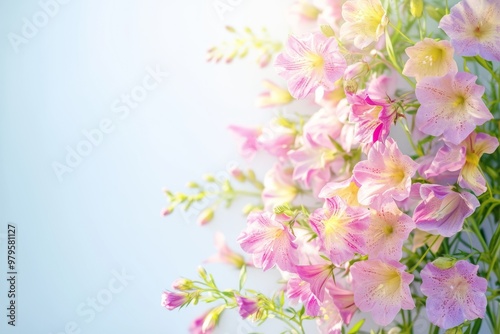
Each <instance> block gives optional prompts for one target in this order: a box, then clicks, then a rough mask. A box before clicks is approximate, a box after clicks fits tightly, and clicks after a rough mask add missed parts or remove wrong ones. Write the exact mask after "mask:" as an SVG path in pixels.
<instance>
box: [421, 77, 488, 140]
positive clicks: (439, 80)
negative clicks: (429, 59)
mask: <svg viewBox="0 0 500 334" xmlns="http://www.w3.org/2000/svg"><path fill="white" fill-rule="evenodd" d="M476 79H477V77H476V76H475V75H472V74H470V73H467V72H458V73H453V72H450V73H448V74H447V75H445V76H444V77H426V78H422V79H421V80H420V81H419V82H418V83H417V87H416V89H415V95H416V96H417V99H418V101H419V102H420V103H421V106H420V108H419V109H418V111H417V116H416V126H417V127H418V129H419V130H420V131H422V132H424V133H426V134H428V135H433V136H439V135H443V137H444V139H445V140H447V141H449V142H451V143H453V144H460V142H462V141H463V140H464V139H465V138H467V136H468V135H469V134H470V133H471V132H472V131H474V129H475V128H476V126H478V125H482V124H484V123H485V122H486V121H488V120H490V119H492V118H493V115H492V114H491V112H490V111H489V110H488V108H487V107H486V105H485V104H484V102H483V100H482V96H483V94H484V87H483V86H479V85H476V83H475V82H476Z"/></svg>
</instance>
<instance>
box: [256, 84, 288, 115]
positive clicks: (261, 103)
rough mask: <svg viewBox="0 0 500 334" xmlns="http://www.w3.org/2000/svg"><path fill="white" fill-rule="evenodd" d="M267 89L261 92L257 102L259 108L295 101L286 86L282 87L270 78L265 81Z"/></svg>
mask: <svg viewBox="0 0 500 334" xmlns="http://www.w3.org/2000/svg"><path fill="white" fill-rule="evenodd" d="M262 85H263V86H264V88H265V89H266V91H264V92H262V93H261V94H259V96H258V98H257V100H256V102H255V104H256V106H257V107H258V108H272V107H277V106H282V105H285V104H288V103H290V102H292V101H293V97H292V96H291V95H290V93H289V92H288V90H287V89H286V88H281V87H280V86H278V85H276V84H275V83H274V82H272V81H270V80H265V81H263V83H262Z"/></svg>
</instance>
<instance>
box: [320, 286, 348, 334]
mask: <svg viewBox="0 0 500 334" xmlns="http://www.w3.org/2000/svg"><path fill="white" fill-rule="evenodd" d="M316 323H317V325H318V329H319V332H320V333H322V334H341V333H342V325H343V321H342V316H341V314H340V311H339V309H338V308H337V306H336V305H335V302H334V300H333V298H332V296H331V295H330V294H326V299H325V300H324V301H323V302H322V303H321V308H320V315H319V317H317V318H316Z"/></svg>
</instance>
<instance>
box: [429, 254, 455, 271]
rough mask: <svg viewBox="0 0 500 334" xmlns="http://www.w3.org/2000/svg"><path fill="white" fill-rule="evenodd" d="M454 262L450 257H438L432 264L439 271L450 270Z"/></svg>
mask: <svg viewBox="0 0 500 334" xmlns="http://www.w3.org/2000/svg"><path fill="white" fill-rule="evenodd" d="M456 262H457V260H456V259H454V258H452V257H439V258H437V259H435V260H434V261H432V263H433V264H434V265H435V266H436V267H438V268H439V269H450V268H451V267H453V266H454V265H455V263H456Z"/></svg>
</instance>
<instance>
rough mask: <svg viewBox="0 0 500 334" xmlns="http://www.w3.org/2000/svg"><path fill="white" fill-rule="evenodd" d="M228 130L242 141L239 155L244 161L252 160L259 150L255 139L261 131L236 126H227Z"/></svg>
mask: <svg viewBox="0 0 500 334" xmlns="http://www.w3.org/2000/svg"><path fill="white" fill-rule="evenodd" d="M229 130H231V131H232V132H234V133H235V134H236V135H238V136H239V137H241V138H242V139H243V143H242V144H241V146H240V152H241V155H242V156H243V157H244V158H246V159H251V158H253V157H254V155H255V153H256V152H257V150H258V149H259V145H258V142H257V138H258V137H259V136H260V134H261V133H262V130H261V129H260V128H247V127H242V126H237V125H231V126H229Z"/></svg>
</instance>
